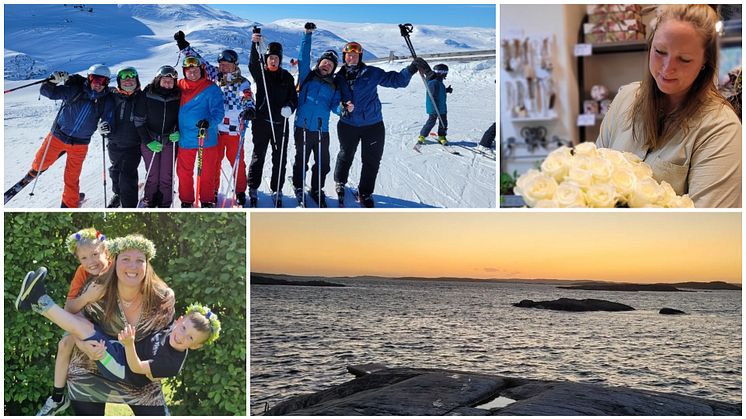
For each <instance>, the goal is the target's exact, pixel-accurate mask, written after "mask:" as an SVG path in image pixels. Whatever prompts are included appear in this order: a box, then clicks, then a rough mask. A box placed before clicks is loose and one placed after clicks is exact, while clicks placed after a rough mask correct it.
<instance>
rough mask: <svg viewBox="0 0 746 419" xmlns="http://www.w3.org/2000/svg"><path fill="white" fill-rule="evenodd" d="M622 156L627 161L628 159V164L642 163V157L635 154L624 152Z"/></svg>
mask: <svg viewBox="0 0 746 419" xmlns="http://www.w3.org/2000/svg"><path fill="white" fill-rule="evenodd" d="M622 155H623V156H624V158H625V159H627V161H628V162H630V163H632V164H637V163H639V162H641V161H642V159H641V158H640V156H638V155H637V154H634V153H630V152H629V151H624V152H622Z"/></svg>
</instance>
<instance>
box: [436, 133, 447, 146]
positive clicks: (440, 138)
mask: <svg viewBox="0 0 746 419" xmlns="http://www.w3.org/2000/svg"><path fill="white" fill-rule="evenodd" d="M438 142H439V143H440V144H441V145H448V140H446V136H445V135H440V136H438Z"/></svg>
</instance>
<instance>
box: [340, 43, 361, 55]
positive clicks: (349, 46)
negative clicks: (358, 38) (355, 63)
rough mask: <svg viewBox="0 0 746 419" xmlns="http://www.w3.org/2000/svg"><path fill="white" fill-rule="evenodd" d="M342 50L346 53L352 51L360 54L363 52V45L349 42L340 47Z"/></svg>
mask: <svg viewBox="0 0 746 419" xmlns="http://www.w3.org/2000/svg"><path fill="white" fill-rule="evenodd" d="M342 52H344V53H348V52H354V53H355V54H362V53H363V46H362V45H360V44H358V43H357V42H350V43H348V44H347V45H345V46H344V48H342Z"/></svg>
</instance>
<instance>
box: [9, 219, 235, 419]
mask: <svg viewBox="0 0 746 419" xmlns="http://www.w3.org/2000/svg"><path fill="white" fill-rule="evenodd" d="M90 226H93V227H96V228H97V229H98V230H100V231H101V232H103V233H104V234H106V235H107V237H111V238H114V237H119V236H123V235H126V234H132V233H141V234H143V235H144V236H145V237H147V238H149V239H151V240H152V241H153V242H154V243H155V246H156V249H157V255H156V257H155V259H153V261H152V263H153V268H154V269H155V271H156V272H157V273H158V275H159V276H160V277H161V278H163V280H164V281H166V283H167V284H169V286H170V287H171V288H173V290H174V292H175V294H176V312H177V315H180V314H182V313H183V312H184V310H185V308H186V306H187V305H188V304H189V303H191V302H193V301H200V302H202V303H203V304H207V305H209V306H210V307H212V310H213V311H214V312H215V313H216V314H218V316H219V317H220V320H221V322H222V324H223V332H222V333H221V337H220V339H219V340H218V341H217V342H215V344H213V345H209V346H205V347H203V348H202V349H200V350H198V351H192V352H190V354H189V356H188V357H187V362H186V365H185V366H184V369H183V371H182V374H181V375H180V376H178V377H176V378H173V379H171V380H169V383H168V384H169V385H170V386H171V388H172V389H173V392H172V394H170V397H169V400H171V401H172V403H170V404H169V409H170V410H171V412H172V413H173V414H175V415H245V414H246V392H245V389H246V247H247V246H246V216H245V214H243V213H164V212H158V213H154V212H150V213H134V212H129V213H124V212H117V213H108V214H103V213H74V214H70V213H6V214H5V295H4V298H5V307H4V310H5V312H4V314H5V330H4V334H5V336H4V341H5V414H6V415H7V414H10V415H33V414H35V413H36V411H37V410H38V409H39V407H41V405H42V404H43V402H44V400H45V399H46V398H47V397H48V396H49V394H50V392H51V389H52V379H53V373H54V357H55V356H56V352H57V342H58V341H59V338H60V337H61V336H62V331H61V330H59V329H58V328H57V327H56V326H54V325H52V324H51V323H50V322H48V321H46V320H45V319H43V318H42V317H41V316H39V315H37V314H35V313H19V312H17V311H16V310H15V307H14V302H15V297H16V294H17V292H18V289H19V287H20V283H21V280H22V279H23V277H24V276H25V273H26V272H28V271H31V270H35V269H36V268H37V267H38V266H46V267H47V268H48V270H49V276H48V277H47V290H48V293H49V294H50V296H51V297H52V299H54V300H55V301H57V302H58V303H61V302H63V301H64V299H65V296H66V294H67V290H68V287H69V284H70V280H71V279H72V276H73V273H74V272H75V269H76V268H77V266H78V262H77V260H76V259H75V258H74V257H73V256H72V255H70V253H68V252H67V250H66V249H65V245H64V240H65V237H66V236H67V235H69V234H71V233H72V232H74V231H76V230H78V229H80V228H84V227H90Z"/></svg>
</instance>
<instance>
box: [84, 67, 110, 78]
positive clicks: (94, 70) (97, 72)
mask: <svg viewBox="0 0 746 419" xmlns="http://www.w3.org/2000/svg"><path fill="white" fill-rule="evenodd" d="M88 76H101V77H106V78H107V79H110V78H111V70H109V67H107V66H105V65H103V64H94V65H92V66H91V67H90V68H88Z"/></svg>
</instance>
